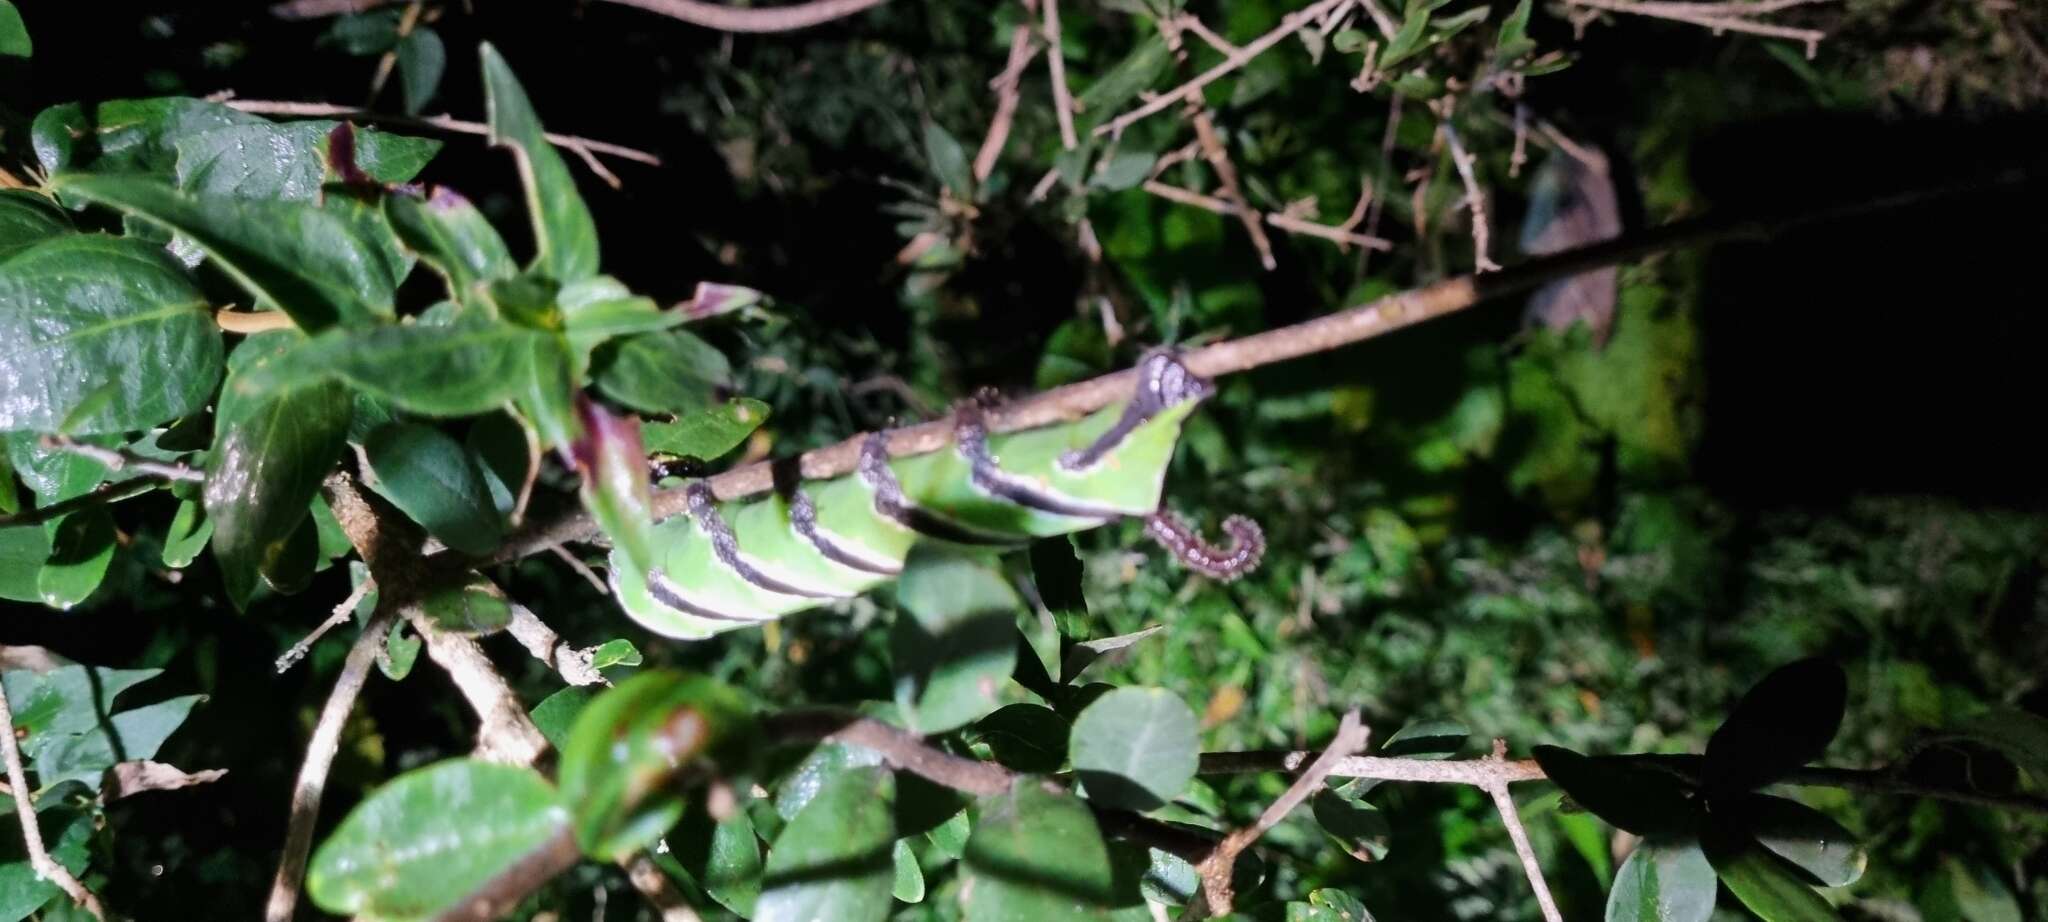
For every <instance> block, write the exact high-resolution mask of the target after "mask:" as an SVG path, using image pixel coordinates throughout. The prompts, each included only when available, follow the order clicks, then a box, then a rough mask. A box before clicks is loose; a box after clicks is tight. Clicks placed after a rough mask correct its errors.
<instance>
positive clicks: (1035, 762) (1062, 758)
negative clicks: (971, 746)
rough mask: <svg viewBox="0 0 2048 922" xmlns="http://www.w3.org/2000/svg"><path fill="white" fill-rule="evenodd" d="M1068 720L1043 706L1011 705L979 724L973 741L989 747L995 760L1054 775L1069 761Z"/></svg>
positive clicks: (1007, 764)
mask: <svg viewBox="0 0 2048 922" xmlns="http://www.w3.org/2000/svg"><path fill="white" fill-rule="evenodd" d="M1071 732H1072V728H1071V726H1070V725H1069V724H1068V723H1067V719H1066V718H1065V717H1061V716H1060V715H1059V712H1057V711H1054V710H1053V709H1052V708H1049V707H1046V706H1044V705H1039V704H1008V705H1004V706H1002V707H1000V708H997V709H996V710H995V712H994V713H991V714H989V715H988V716H987V717H983V718H982V719H981V720H979V721H976V722H975V724H974V729H973V734H972V735H973V738H975V739H978V740H979V741H980V742H982V743H984V744H986V745H987V746H988V748H989V749H990V751H991V752H993V753H994V755H995V760H996V761H997V762H1000V763H1002V764H1003V765H1005V766H1008V767H1009V768H1011V769H1013V770H1015V771H1019V772H1024V773H1026V774H1051V773H1052V772H1056V771H1059V770H1060V768H1061V767H1063V766H1065V765H1066V762H1067V736H1068V734H1069V733H1071Z"/></svg>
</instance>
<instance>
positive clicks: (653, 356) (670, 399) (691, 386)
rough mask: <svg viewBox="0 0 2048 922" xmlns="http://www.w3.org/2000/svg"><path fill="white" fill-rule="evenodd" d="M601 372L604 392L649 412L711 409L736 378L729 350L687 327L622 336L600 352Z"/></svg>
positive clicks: (600, 385) (599, 386) (599, 377)
mask: <svg viewBox="0 0 2048 922" xmlns="http://www.w3.org/2000/svg"><path fill="white" fill-rule="evenodd" d="M595 371H596V375H595V377H596V381H597V389H598V390H600V391H602V392H604V395H605V396H607V397H610V398H612V399H613V400H616V401H618V402H620V403H623V404H625V405H626V406H629V407H632V408H633V409H635V410H639V411H641V412H643V413H661V414H672V415H681V414H685V413H694V412H698V411H701V410H704V409H707V408H709V407H711V406H712V401H714V400H715V399H716V398H717V393H718V390H719V389H720V388H723V387H726V386H728V385H729V384H730V383H731V381H732V365H731V364H730V363H729V362H727V361H726V358H725V354H724V353H722V352H719V351H718V348H717V347H716V346H713V345H711V344H710V343H707V342H705V341H704V340H702V339H700V338H698V337H697V335H696V334H694V333H689V332H686V331H683V330H664V331H662V332H658V333H641V334H639V335H636V336H628V337H626V338H624V339H621V340H619V341H617V342H616V343H613V344H611V345H610V346H609V347H608V348H607V349H605V350H604V351H603V352H602V353H600V354H599V356H598V360H597V364H596V369H595Z"/></svg>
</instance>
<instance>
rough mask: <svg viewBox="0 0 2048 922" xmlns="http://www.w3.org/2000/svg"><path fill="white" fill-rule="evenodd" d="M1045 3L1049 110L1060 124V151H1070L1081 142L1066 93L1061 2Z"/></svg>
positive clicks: (1071, 99) (1070, 96)
mask: <svg viewBox="0 0 2048 922" xmlns="http://www.w3.org/2000/svg"><path fill="white" fill-rule="evenodd" d="M1040 2H1041V3H1044V4H1045V42H1046V50H1045V64H1046V67H1047V68H1048V69H1050V70H1051V71H1052V111H1053V115H1054V116H1055V117H1056V118H1058V119H1059V123H1060V148H1061V149H1062V150H1073V149H1074V148H1075V147H1078V146H1080V144H1081V139H1080V138H1079V137H1077V136H1075V134H1074V96H1073V94H1072V93H1069V92H1068V91H1067V57H1066V54H1065V52H1064V51H1063V50H1062V47H1061V45H1060V0H1040Z"/></svg>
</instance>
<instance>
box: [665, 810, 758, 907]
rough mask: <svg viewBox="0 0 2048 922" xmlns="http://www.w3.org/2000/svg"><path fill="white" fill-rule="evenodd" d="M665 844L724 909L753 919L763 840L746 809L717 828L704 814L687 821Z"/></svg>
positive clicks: (691, 816)
mask: <svg viewBox="0 0 2048 922" xmlns="http://www.w3.org/2000/svg"><path fill="white" fill-rule="evenodd" d="M662 841H664V842H667V843H668V847H669V852H670V854H673V855H674V856H675V858H676V862H677V864H678V865H679V866H680V867H681V868H683V869H684V870H685V871H686V872H687V873H689V874H690V875H691V877H692V880H693V881H695V882H696V883H698V884H699V885H701V886H702V887H703V888H704V892H705V893H708V894H710V895H711V898H712V899H714V900H717V901H718V904H719V905H720V906H724V907H725V908H727V909H730V910H732V911H733V912H734V913H737V914H738V915H739V916H740V917H741V918H751V917H752V916H753V914H754V907H755V905H756V904H755V901H756V900H759V899H760V898H761V875H762V873H763V870H764V868H763V865H762V862H761V839H760V836H759V835H758V834H757V833H756V832H755V831H754V820H753V818H752V817H751V816H749V815H748V813H747V811H745V810H734V811H733V813H732V816H730V817H728V818H726V819H725V820H723V821H721V822H719V823H717V824H716V825H713V824H712V823H711V819H710V817H708V816H706V815H705V814H704V813H703V812H702V811H699V812H696V813H692V814H690V815H689V816H688V817H685V818H684V819H683V822H682V824H681V825H679V826H677V827H676V828H675V829H674V830H671V831H670V832H669V834H668V835H667V836H665V837H663V839H662Z"/></svg>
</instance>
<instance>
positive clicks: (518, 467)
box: [462, 413, 538, 516]
mask: <svg viewBox="0 0 2048 922" xmlns="http://www.w3.org/2000/svg"><path fill="white" fill-rule="evenodd" d="M528 438H529V434H528V433H527V431H526V427H524V426H521V425H520V424H519V421H518V420H516V419H513V418H512V416H511V415H510V414H507V413H492V414H489V415H487V416H484V417H483V418H481V419H479V420H477V421H476V422H474V423H472V424H470V427H469V432H468V433H467V434H466V435H464V436H463V439H462V443H463V447H464V448H465V449H467V450H468V451H469V456H470V459H471V460H472V461H474V462H475V463H476V468H477V470H478V471H479V472H481V473H482V474H483V475H484V485H485V486H488V487H489V488H490V490H491V503H492V505H494V506H496V507H497V509H498V514H499V515H504V516H509V515H511V514H512V507H513V506H514V505H515V504H516V503H517V502H518V500H519V491H520V489H521V488H522V487H524V485H525V483H526V474H527V471H528V469H529V468H530V467H531V466H532V465H533V463H534V461H535V459H534V457H533V455H534V454H535V453H536V452H537V451H538V449H537V447H536V446H532V445H529V444H528V443H527V439H528Z"/></svg>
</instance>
